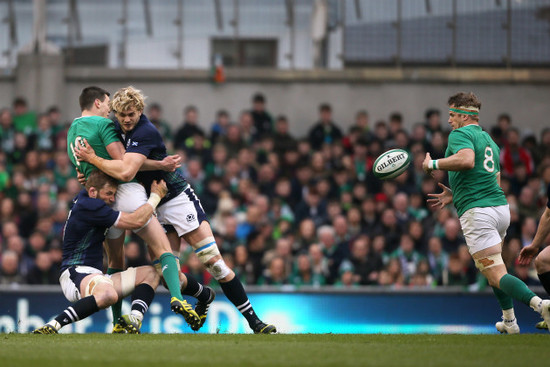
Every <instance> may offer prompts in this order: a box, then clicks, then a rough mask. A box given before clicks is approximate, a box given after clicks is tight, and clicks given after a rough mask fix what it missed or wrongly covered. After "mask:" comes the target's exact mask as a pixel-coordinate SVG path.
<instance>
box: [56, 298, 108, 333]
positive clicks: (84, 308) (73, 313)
mask: <svg viewBox="0 0 550 367" xmlns="http://www.w3.org/2000/svg"><path fill="white" fill-rule="evenodd" d="M97 311H99V307H97V303H96V301H95V298H94V296H88V297H84V298H82V299H80V300H78V301H77V302H76V303H74V304H73V305H72V306H69V307H67V308H66V309H65V310H64V311H63V312H62V313H60V314H59V315H57V317H56V318H55V319H54V320H53V322H51V323H50V325H51V326H53V327H54V328H55V329H56V330H59V329H61V328H62V327H63V326H65V325H67V324H71V323H73V322H77V321H78V320H82V319H85V318H86V317H88V316H90V315H92V314H94V313H96V312H97Z"/></svg>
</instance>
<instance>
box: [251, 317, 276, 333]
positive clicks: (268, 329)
mask: <svg viewBox="0 0 550 367" xmlns="http://www.w3.org/2000/svg"><path fill="white" fill-rule="evenodd" d="M252 330H254V334H277V328H276V327H275V325H271V324H266V323H265V322H262V321H260V320H258V322H256V325H254V327H253V328H252Z"/></svg>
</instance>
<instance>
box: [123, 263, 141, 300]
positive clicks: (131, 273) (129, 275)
mask: <svg viewBox="0 0 550 367" xmlns="http://www.w3.org/2000/svg"><path fill="white" fill-rule="evenodd" d="M136 272H137V270H136V268H128V269H126V270H125V271H123V272H120V273H119V274H120V287H121V289H122V298H124V297H126V296H127V295H129V294H130V293H132V292H133V291H134V289H135V287H136Z"/></svg>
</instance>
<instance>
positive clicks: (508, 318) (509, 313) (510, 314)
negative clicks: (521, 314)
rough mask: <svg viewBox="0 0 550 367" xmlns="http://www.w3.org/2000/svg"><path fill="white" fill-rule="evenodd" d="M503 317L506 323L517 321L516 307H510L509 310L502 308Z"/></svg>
mask: <svg viewBox="0 0 550 367" xmlns="http://www.w3.org/2000/svg"><path fill="white" fill-rule="evenodd" d="M502 318H503V321H504V323H505V324H513V323H514V322H516V314H515V313H514V309H513V308H510V309H507V310H502Z"/></svg>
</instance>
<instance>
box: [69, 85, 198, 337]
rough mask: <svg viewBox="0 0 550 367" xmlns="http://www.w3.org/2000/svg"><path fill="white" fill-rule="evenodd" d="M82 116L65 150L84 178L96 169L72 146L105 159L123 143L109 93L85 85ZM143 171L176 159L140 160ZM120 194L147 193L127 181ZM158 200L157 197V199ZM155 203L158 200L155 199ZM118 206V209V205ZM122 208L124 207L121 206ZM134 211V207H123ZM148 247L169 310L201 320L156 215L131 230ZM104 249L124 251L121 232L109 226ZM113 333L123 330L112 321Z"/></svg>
mask: <svg viewBox="0 0 550 367" xmlns="http://www.w3.org/2000/svg"><path fill="white" fill-rule="evenodd" d="M79 103H80V108H81V111H82V116H81V117H79V118H77V119H75V120H74V121H73V123H72V124H71V127H70V128H69V131H68V134H67V150H68V154H69V157H70V159H71V162H72V163H73V164H74V165H75V167H76V168H77V169H78V170H79V171H80V172H81V173H82V174H83V175H84V177H85V178H87V177H88V175H89V174H90V173H91V172H92V171H93V170H94V169H95V167H94V166H93V165H91V164H89V163H87V162H83V161H82V162H81V161H78V159H77V157H76V155H75V146H77V145H78V144H81V142H82V141H83V140H84V139H85V140H86V141H87V142H88V144H90V145H91V146H92V147H93V148H94V149H95V151H96V152H97V155H98V156H101V157H102V158H104V159H108V160H110V159H122V158H123V156H124V153H125V149H124V146H123V145H122V143H121V142H120V140H119V137H118V134H117V132H116V131H115V128H114V124H113V122H112V121H111V120H109V119H108V118H107V116H108V115H109V112H110V111H111V108H110V98H109V92H107V91H106V90H104V89H101V88H99V87H94V86H92V87H87V88H84V90H83V91H82V93H81V95H80V97H79ZM139 164H140V167H141V166H143V167H142V169H144V170H148V169H153V170H167V171H170V170H174V169H176V167H177V166H179V161H178V159H177V158H176V157H175V156H169V157H166V159H165V160H164V161H152V160H147V161H145V159H144V160H143V161H142V162H140V163H139ZM121 193H129V195H130V196H133V197H137V196H139V195H146V193H145V189H144V188H143V186H141V185H140V184H139V183H137V182H135V181H134V182H126V183H122V184H120V185H119V188H118V191H117V198H118V196H119V195H120V194H121ZM158 201H159V202H160V199H159V200H158ZM157 204H158V202H157ZM119 209H121V208H119ZM122 209H125V208H122ZM125 211H127V212H133V211H134V210H125ZM134 232H135V233H136V234H138V235H139V236H140V237H141V238H142V239H143V240H144V241H145V242H146V243H147V246H148V247H149V251H150V253H151V254H152V258H153V259H154V260H158V262H159V263H160V267H161V269H162V270H161V271H162V276H163V278H164V280H165V282H166V284H167V285H168V289H169V291H170V295H171V300H170V307H171V309H172V311H174V312H176V313H179V314H181V315H182V316H183V317H184V318H185V321H186V322H187V323H188V324H189V325H192V326H194V325H196V324H198V323H200V318H199V316H198V315H197V313H196V312H195V311H194V310H193V308H192V307H191V305H189V304H188V303H187V302H186V301H185V300H184V299H183V296H182V294H181V288H180V276H181V277H182V279H183V280H182V281H183V283H185V282H186V279H185V278H184V276H183V275H180V274H181V272H180V269H179V266H178V263H177V262H176V259H175V258H174V256H173V255H172V250H171V248H170V242H169V241H168V238H167V237H166V234H165V233H164V230H163V228H162V226H161V225H160V223H159V222H158V220H157V218H156V217H155V216H153V217H151V219H150V220H149V222H147V224H146V225H145V226H143V227H141V228H138V229H136V230H134ZM106 237H107V242H106V243H107V246H106V251H107V255H108V257H109V258H110V259H111V258H119V257H121V254H122V252H123V242H124V231H122V230H120V229H118V228H114V227H111V228H110V229H109V232H108V233H107V236H106ZM122 270H123V269H114V268H109V269H108V271H107V274H114V273H116V272H119V271H122ZM118 317H120V303H119V305H118V306H117V307H114V308H113V322H115V323H116V322H117V320H118ZM113 331H114V332H117V331H122V329H121V328H120V327H119V326H118V325H116V324H115V328H114V330H113Z"/></svg>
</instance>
